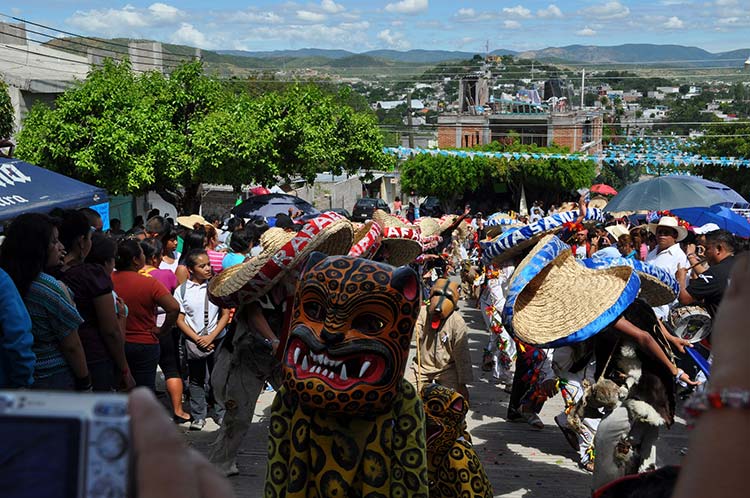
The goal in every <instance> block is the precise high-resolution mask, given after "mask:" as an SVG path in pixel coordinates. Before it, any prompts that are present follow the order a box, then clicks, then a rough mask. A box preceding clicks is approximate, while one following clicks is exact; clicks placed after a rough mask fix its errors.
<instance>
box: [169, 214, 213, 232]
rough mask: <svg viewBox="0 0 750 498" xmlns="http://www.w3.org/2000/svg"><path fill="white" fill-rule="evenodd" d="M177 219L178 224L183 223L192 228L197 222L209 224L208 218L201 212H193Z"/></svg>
mask: <svg viewBox="0 0 750 498" xmlns="http://www.w3.org/2000/svg"><path fill="white" fill-rule="evenodd" d="M176 221H177V224H178V225H182V226H184V227H185V228H190V229H191V230H192V229H193V228H194V227H195V224H196V223H199V224H201V225H207V224H208V222H207V221H206V219H205V218H204V217H203V216H201V215H199V214H191V215H190V216H178V217H177V220H176Z"/></svg>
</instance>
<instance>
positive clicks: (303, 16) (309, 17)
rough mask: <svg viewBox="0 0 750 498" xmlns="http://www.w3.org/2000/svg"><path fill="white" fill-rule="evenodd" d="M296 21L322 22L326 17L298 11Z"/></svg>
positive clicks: (307, 11) (306, 11)
mask: <svg viewBox="0 0 750 498" xmlns="http://www.w3.org/2000/svg"><path fill="white" fill-rule="evenodd" d="M297 19H299V20H300V21H305V22H323V21H325V19H326V15H325V14H319V13H318V12H310V11H309V10H298V11H297Z"/></svg>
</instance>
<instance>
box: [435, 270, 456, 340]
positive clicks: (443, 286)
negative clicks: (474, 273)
mask: <svg viewBox="0 0 750 498" xmlns="http://www.w3.org/2000/svg"><path fill="white" fill-rule="evenodd" d="M457 304H458V284H457V283H455V282H451V281H450V280H448V279H447V278H439V279H437V280H436V281H435V283H434V284H433V286H432V289H431V290H430V304H429V306H428V308H427V314H428V317H429V320H430V327H431V328H432V329H433V330H437V329H439V328H440V325H441V324H442V323H443V322H445V321H446V320H447V319H448V317H449V316H451V314H452V313H453V311H454V310H455V309H456V305H457Z"/></svg>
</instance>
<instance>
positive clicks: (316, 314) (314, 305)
mask: <svg viewBox="0 0 750 498" xmlns="http://www.w3.org/2000/svg"><path fill="white" fill-rule="evenodd" d="M302 309H304V310H305V315H307V316H308V317H309V318H310V319H312V320H316V321H318V322H322V321H323V320H324V319H325V317H326V313H325V309H324V308H323V306H322V305H321V304H320V303H319V302H316V301H308V302H306V303H305V304H303V305H302Z"/></svg>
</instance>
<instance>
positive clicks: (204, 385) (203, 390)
mask: <svg viewBox="0 0 750 498" xmlns="http://www.w3.org/2000/svg"><path fill="white" fill-rule="evenodd" d="M216 354H217V353H216V352H214V353H213V354H210V355H208V356H206V357H205V358H200V359H196V360H192V359H188V360H187V364H188V374H189V376H190V383H189V384H188V389H189V391H190V414H191V415H192V416H193V418H194V419H196V420H205V418H206V416H207V415H208V399H207V398H208V396H209V389H210V387H211V385H210V380H211V372H212V371H213V369H214V358H215V357H216ZM216 416H217V417H219V418H223V417H224V406H223V403H219V402H217V403H216Z"/></svg>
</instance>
